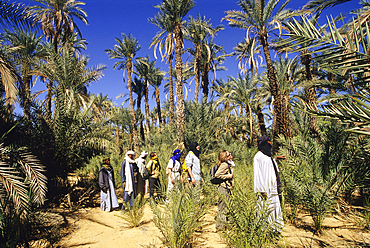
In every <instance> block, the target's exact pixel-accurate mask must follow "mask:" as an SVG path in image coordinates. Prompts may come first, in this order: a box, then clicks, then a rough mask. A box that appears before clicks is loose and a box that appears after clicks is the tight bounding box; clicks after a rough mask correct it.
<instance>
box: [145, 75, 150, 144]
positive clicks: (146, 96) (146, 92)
mask: <svg viewBox="0 0 370 248" xmlns="http://www.w3.org/2000/svg"><path fill="white" fill-rule="evenodd" d="M145 118H146V138H147V140H148V146H150V145H151V144H150V125H149V123H150V121H149V82H148V79H145Z"/></svg>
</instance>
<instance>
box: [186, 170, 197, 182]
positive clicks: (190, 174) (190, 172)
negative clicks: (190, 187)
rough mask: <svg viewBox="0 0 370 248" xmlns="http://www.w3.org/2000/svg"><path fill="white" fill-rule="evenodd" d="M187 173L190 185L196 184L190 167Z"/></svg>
mask: <svg viewBox="0 0 370 248" xmlns="http://www.w3.org/2000/svg"><path fill="white" fill-rule="evenodd" d="M188 173H189V176H190V179H191V183H192V184H194V185H195V184H196V183H197V182H196V181H195V178H194V175H193V172H192V170H191V167H188Z"/></svg>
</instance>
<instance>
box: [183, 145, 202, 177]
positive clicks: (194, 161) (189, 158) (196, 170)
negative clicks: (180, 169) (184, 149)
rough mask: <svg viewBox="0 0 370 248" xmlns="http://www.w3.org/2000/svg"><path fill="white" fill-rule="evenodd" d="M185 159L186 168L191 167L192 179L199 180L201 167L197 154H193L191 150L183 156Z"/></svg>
mask: <svg viewBox="0 0 370 248" xmlns="http://www.w3.org/2000/svg"><path fill="white" fill-rule="evenodd" d="M185 160H186V168H188V169H189V168H191V172H192V173H193V176H194V179H195V180H196V181H199V180H200V179H201V178H202V177H201V169H200V160H199V158H198V157H197V156H195V155H194V153H193V152H192V151H190V152H189V153H188V155H186V157H185Z"/></svg>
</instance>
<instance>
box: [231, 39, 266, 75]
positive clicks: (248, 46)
mask: <svg viewBox="0 0 370 248" xmlns="http://www.w3.org/2000/svg"><path fill="white" fill-rule="evenodd" d="M233 49H234V52H232V53H231V55H232V56H236V60H238V67H239V70H240V73H241V74H244V73H247V72H248V70H249V69H250V70H251V71H252V75H253V76H254V75H256V73H257V70H258V68H259V65H260V64H262V62H263V58H262V56H261V50H260V49H261V45H258V44H257V40H256V39H246V38H244V40H243V41H242V42H239V43H238V44H237V45H236V47H234V48H233ZM247 64H248V65H249V69H248V66H247Z"/></svg>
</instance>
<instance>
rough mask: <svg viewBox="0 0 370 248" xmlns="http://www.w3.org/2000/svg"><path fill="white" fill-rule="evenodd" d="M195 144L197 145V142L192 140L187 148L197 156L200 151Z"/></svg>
mask: <svg viewBox="0 0 370 248" xmlns="http://www.w3.org/2000/svg"><path fill="white" fill-rule="evenodd" d="M197 146H199V144H198V142H193V143H191V144H190V146H189V150H190V151H192V152H193V153H194V155H195V156H197V157H198V158H199V155H200V152H201V151H200V150H197Z"/></svg>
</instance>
